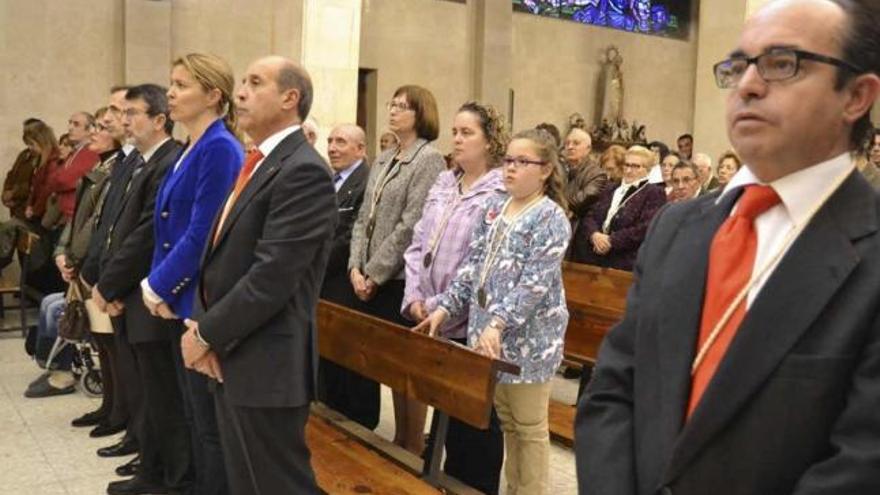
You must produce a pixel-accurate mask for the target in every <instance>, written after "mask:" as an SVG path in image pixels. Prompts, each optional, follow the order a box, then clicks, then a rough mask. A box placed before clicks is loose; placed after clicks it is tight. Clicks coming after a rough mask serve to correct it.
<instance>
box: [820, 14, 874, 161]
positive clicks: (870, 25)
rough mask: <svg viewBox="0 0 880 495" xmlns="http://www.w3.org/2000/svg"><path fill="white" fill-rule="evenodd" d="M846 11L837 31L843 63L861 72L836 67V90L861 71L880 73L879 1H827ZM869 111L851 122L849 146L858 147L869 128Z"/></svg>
mask: <svg viewBox="0 0 880 495" xmlns="http://www.w3.org/2000/svg"><path fill="white" fill-rule="evenodd" d="M831 1H832V2H834V3H835V4H836V5H837V6H839V7H840V8H841V9H843V11H844V12H845V13H846V17H847V25H846V27H845V28H844V31H843V33H841V41H842V46H841V55H842V58H843V60H844V61H845V62H848V63H850V64H851V65H853V66H855V67H858V68H860V69H861V70H862V72H861V73H854V72H853V71H851V70H848V69H845V68H842V67H841V68H838V69H837V87H836V89H837V90H838V91H839V90H841V89H843V87H844V86H845V85H846V84H847V83H848V82H849V81H851V80H852V79H853V78H855V77H857V76H859V75H861V74H878V75H880V3H878V2H877V0H831ZM872 127H873V126H872V125H871V116H870V111H869V112H865V115H863V116H862V117H861V118H860V119H859V120H857V121H856V123H855V124H854V125H853V130H852V134H850V147H851V148H853V149H858V148H859V146H861V144H862V143H864V142H865V140H866V139H867V138H868V134H869V133H870V132H871V129H872Z"/></svg>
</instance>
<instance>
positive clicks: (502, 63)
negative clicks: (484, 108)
mask: <svg viewBox="0 0 880 495" xmlns="http://www.w3.org/2000/svg"><path fill="white" fill-rule="evenodd" d="M469 8H470V12H469V18H470V20H471V23H472V24H471V37H472V41H473V42H472V45H471V46H472V47H473V52H472V53H473V59H472V64H473V71H472V74H473V80H472V83H473V86H472V92H473V96H474V98H475V99H477V100H480V101H482V102H484V103H489V104H491V105H494V106H495V107H496V108H497V109H498V110H499V111H501V112H503V113H504V114H505V115H507V117H508V118H510V117H511V116H510V108H509V106H510V88H511V69H512V68H511V59H512V58H513V8H511V5H510V2H499V1H496V0H471V1H470V2H469Z"/></svg>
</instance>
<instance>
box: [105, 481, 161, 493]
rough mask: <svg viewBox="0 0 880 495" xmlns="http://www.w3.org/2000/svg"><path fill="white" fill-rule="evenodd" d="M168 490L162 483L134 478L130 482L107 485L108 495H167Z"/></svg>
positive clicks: (114, 482)
mask: <svg viewBox="0 0 880 495" xmlns="http://www.w3.org/2000/svg"><path fill="white" fill-rule="evenodd" d="M167 493H169V492H168V489H167V488H165V487H164V486H162V484H161V483H155V482H153V481H147V480H142V479H140V478H138V477H134V478H132V479H130V480H121V481H112V482H110V484H109V485H107V495H145V494H150V495H153V494H159V495H164V494H167Z"/></svg>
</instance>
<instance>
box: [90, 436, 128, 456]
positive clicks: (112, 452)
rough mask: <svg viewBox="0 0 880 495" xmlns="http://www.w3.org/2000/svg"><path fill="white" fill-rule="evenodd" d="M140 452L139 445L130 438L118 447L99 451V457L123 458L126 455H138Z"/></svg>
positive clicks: (123, 440)
mask: <svg viewBox="0 0 880 495" xmlns="http://www.w3.org/2000/svg"><path fill="white" fill-rule="evenodd" d="M137 451H138V443H137V442H136V441H135V440H132V439H130V438H123V439H122V440H121V441H120V442H119V443H117V444H116V445H111V446H109V447H103V448H100V449H98V456H99V457H121V456H124V455H131V454H136V453H137Z"/></svg>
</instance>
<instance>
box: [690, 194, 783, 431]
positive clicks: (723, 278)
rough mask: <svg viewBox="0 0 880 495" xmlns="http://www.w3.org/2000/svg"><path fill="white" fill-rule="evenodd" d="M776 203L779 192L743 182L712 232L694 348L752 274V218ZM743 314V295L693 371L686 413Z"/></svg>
mask: <svg viewBox="0 0 880 495" xmlns="http://www.w3.org/2000/svg"><path fill="white" fill-rule="evenodd" d="M778 203H779V196H778V195H777V194H776V191H774V190H773V188H771V187H770V186H759V185H750V186H746V187H745V192H744V193H743V195H742V197H741V198H740V199H739V202H738V203H737V205H736V211H735V212H734V213H733V215H731V216H730V217H728V218H727V220H725V221H724V223H723V224H721V227H720V228H719V229H718V232H716V233H715V237H714V238H713V239H712V248H711V250H710V251H709V272H708V277H707V281H706V294H705V296H704V299H703V317H702V321H701V322H700V339H699V343H698V345H697V350H698V352H699V349H702V348H703V345H704V343H705V342H706V340H707V339H708V338H709V336H710V334H711V333H712V330H713V329H714V328H715V325H716V324H717V323H718V322H719V321H720V320H721V318H722V317H723V315H724V313H725V312H726V311H727V307H728V306H729V305H730V304H732V303H733V301H734V299H736V296H737V295H739V293H740V291H742V289H743V288H744V287H745V286H746V284H748V283H749V280H750V279H751V277H752V270H753V268H754V265H755V252H756V251H757V246H758V235H757V234H756V232H755V223H754V220H755V218H757V217H758V216H759V215H760V214H762V213H764V212H765V211H767V210H768V209H770V208H772V207H773V206H775V205H776V204H778ZM745 314H746V300H745V299H743V301H742V302H740V304H739V305H738V306H737V308H736V310H735V311H734V312H733V314H732V315H731V317H730V319H729V320H728V321H727V324H726V325H724V327H723V328H722V329H721V331H720V333H719V334H718V336H717V338H716V340H715V342H714V343H713V344H712V345H711V347H709V350H708V352H707V353H706V355H705V357H704V358H703V361H702V363H700V365H699V367H698V368H697V370H696V372H695V373H694V375H693V377H692V382H691V397H690V401H689V402H688V408H687V416H688V417H690V415H691V414H692V413H693V412H694V409H696V407H697V404H699V402H700V398H701V397H702V396H703V392H705V391H706V388H707V387H708V386H709V382H710V381H711V380H712V376H713V375H714V374H715V370H717V369H718V365H719V364H720V363H721V360H722V359H723V358H724V354H725V352H727V348H728V346H730V343H731V342H732V341H733V337H734V336H735V335H736V331H737V329H738V328H739V325H740V323H741V322H742V320H743V318H744V317H745Z"/></svg>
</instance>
